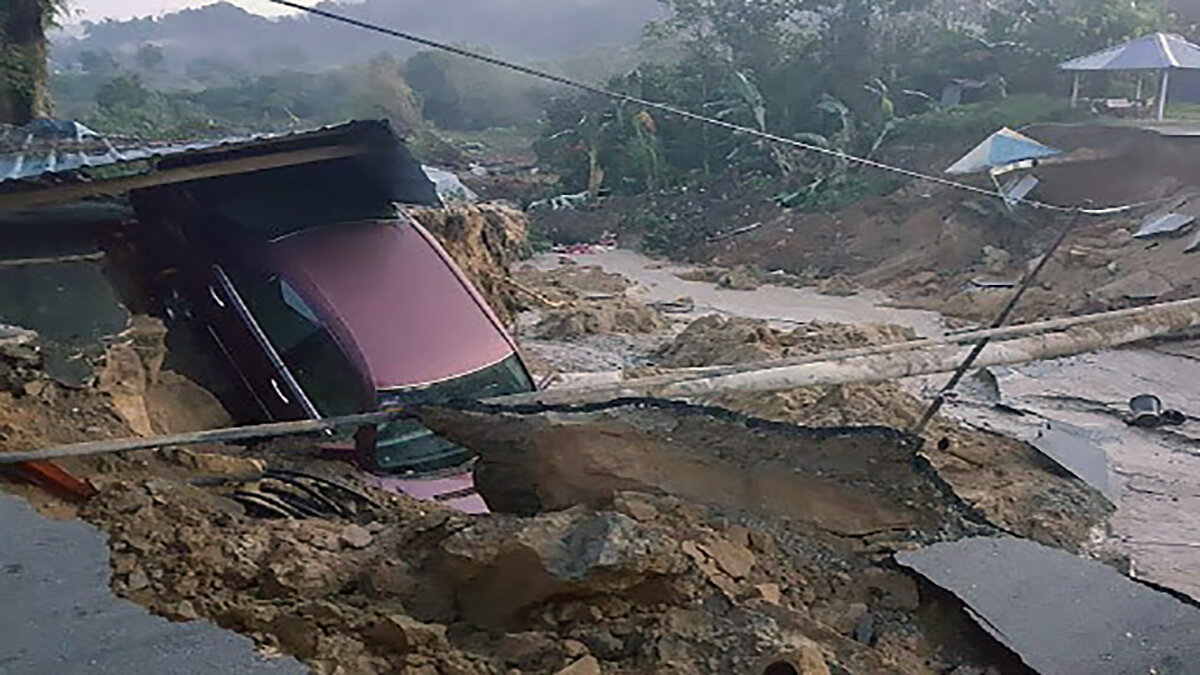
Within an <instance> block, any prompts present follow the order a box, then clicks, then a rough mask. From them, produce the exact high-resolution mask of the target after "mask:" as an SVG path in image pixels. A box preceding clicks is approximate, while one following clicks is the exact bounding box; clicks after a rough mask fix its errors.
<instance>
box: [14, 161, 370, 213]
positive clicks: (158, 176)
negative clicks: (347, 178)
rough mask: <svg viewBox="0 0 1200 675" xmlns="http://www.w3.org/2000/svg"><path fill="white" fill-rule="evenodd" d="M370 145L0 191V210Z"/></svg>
mask: <svg viewBox="0 0 1200 675" xmlns="http://www.w3.org/2000/svg"><path fill="white" fill-rule="evenodd" d="M369 151H370V148H368V147H366V146H361V145H334V146H328V147H322V148H312V149H309V150H293V151H291V152H280V153H272V154H266V155H262V156H258V157H245V158H242V159H228V160H223V161H219V162H209V163H207V164H199V165H196V166H185V167H179V168H177V169H164V170H162V171H151V172H150V173H147V174H140V175H137V176H126V177H123V178H113V179H108V180H97V181H94V182H90V183H71V184H69V185H56V186H53V187H48V188H42V189H33V190H26V191H21V192H13V193H9V194H0V211H16V210H20V209H28V208H32V207H35V206H45V205H48V204H62V203H65V202H74V201H78V200H80V199H86V198H88V197H99V196H102V195H120V194H124V193H126V192H129V191H131V190H142V189H145V188H151V187H157V186H160V185H172V184H175V183H187V182H189V181H194V180H203V179H205V178H218V177H220V176H231V175H236V174H241V173H253V172H255V171H266V170H268V169H282V168H285V167H289V166H299V165H301V164H312V163H314V162H324V161H329V160H333V159H343V158H346V157H355V156H357V155H363V154H366V153H367V152H369Z"/></svg>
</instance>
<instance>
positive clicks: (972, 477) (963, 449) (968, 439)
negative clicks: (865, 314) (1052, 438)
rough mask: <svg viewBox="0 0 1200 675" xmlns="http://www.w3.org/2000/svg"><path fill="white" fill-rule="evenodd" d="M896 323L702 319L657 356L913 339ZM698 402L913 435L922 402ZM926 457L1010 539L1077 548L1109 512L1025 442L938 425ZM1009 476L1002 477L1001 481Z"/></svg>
mask: <svg viewBox="0 0 1200 675" xmlns="http://www.w3.org/2000/svg"><path fill="white" fill-rule="evenodd" d="M913 338H914V336H913V335H912V333H911V332H910V331H909V330H908V329H904V328H899V327H896V326H847V325H840V324H824V323H815V324H808V325H806V326H802V327H800V328H797V329H795V330H794V331H787V332H785V331H780V330H776V329H772V328H770V327H768V326H766V325H765V324H763V323H762V322H755V321H749V320H745V319H726V318H722V317H717V316H710V317H705V318H702V319H699V320H698V321H696V322H695V323H693V324H692V325H691V326H690V327H689V328H688V329H687V330H685V331H684V332H683V333H682V334H680V335H679V337H678V338H677V339H676V340H675V342H674V343H672V344H670V345H668V346H667V347H666V348H665V349H664V350H663V352H662V353H661V354H660V359H661V363H662V364H663V365H669V366H671V367H702V366H709V365H726V364H733V363H739V362H747V361H758V360H763V359H767V358H779V357H781V356H788V355H794V354H809V353H820V352H826V351H834V350H838V349H844V348H853V347H862V346H866V345H870V344H885V343H891V342H898V341H902V340H909V339H913ZM696 402H697V403H703V404H707V405H715V406H720V407H723V408H726V409H729V410H734V411H737V412H741V413H744V414H747V415H751V416H754V417H761V418H765V419H770V420H778V421H784V422H790V423H793V424H802V425H807V426H817V427H824V426H833V427H854V426H863V425H882V426H886V427H889V428H896V429H908V428H912V427H913V426H914V425H915V423H916V422H917V421H918V420H919V419H920V417H921V414H922V412H923V411H924V403H923V402H921V401H919V400H917V399H916V398H915V397H913V396H911V395H910V394H907V393H905V392H904V391H902V390H901V389H900V386H899V385H898V384H897V383H893V382H881V383H871V384H850V385H833V386H821V387H801V388H797V389H793V390H790V391H784V392H766V393H763V392H726V393H720V394H714V395H711V396H706V397H703V398H700V399H698V400H697V401H696ZM925 438H926V441H927V442H926V447H925V448H924V450H923V453H924V454H925V455H926V456H927V457H929V459H930V461H931V462H932V463H933V465H934V466H935V467H936V468H937V470H938V473H939V475H941V476H942V477H943V478H944V479H945V480H946V481H947V482H948V483H949V484H950V485H951V486H952V487H953V489H954V491H955V493H956V494H958V495H959V497H961V498H962V499H964V500H965V501H966V502H968V503H969V504H971V505H972V506H973V507H974V508H977V509H979V511H980V512H981V513H983V514H985V515H986V516H987V518H988V520H989V521H990V522H992V523H994V524H996V525H997V526H999V527H1002V528H1004V529H1006V530H1008V531H1010V532H1017V533H1020V534H1021V535H1022V536H1027V537H1031V538H1034V539H1038V540H1041V541H1044V542H1046V543H1050V544H1054V545H1058V546H1066V547H1074V546H1077V545H1078V544H1079V543H1080V542H1083V541H1085V540H1086V538H1087V536H1088V528H1089V527H1090V526H1091V524H1095V523H1098V522H1100V521H1101V520H1102V519H1103V518H1104V517H1105V514H1107V513H1108V511H1109V510H1110V508H1111V507H1109V506H1108V504H1107V503H1106V502H1105V501H1104V498H1103V497H1102V496H1100V495H1099V494H1098V493H1096V492H1095V491H1094V490H1091V489H1090V488H1088V487H1087V486H1086V485H1085V484H1083V483H1082V482H1081V481H1078V480H1075V479H1072V478H1069V477H1065V476H1063V475H1061V474H1060V473H1059V472H1057V471H1056V470H1055V469H1054V468H1053V466H1052V465H1051V464H1050V463H1049V462H1048V461H1047V460H1046V459H1045V458H1044V457H1042V456H1041V455H1040V454H1039V453H1038V452H1037V451H1036V450H1034V449H1033V448H1032V447H1030V446H1029V445H1028V444H1025V443H1021V442H1018V441H1014V440H1011V439H1008V438H1005V437H1002V436H998V435H994V434H990V433H985V432H982V431H977V430H973V429H967V428H963V427H960V426H959V425H957V424H954V423H952V422H950V421H948V420H943V419H940V418H939V419H935V421H934V423H933V424H932V425H931V426H930V427H929V428H928V430H927V432H926V434H925ZM998 476H1003V477H1004V480H1002V481H1000V480H997V479H996V478H997V477H998Z"/></svg>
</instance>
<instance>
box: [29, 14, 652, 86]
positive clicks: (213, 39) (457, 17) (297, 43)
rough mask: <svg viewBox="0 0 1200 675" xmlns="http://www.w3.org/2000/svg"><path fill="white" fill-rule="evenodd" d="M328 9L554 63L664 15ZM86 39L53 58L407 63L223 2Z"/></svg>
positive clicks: (66, 61)
mask: <svg viewBox="0 0 1200 675" xmlns="http://www.w3.org/2000/svg"><path fill="white" fill-rule="evenodd" d="M320 6H321V7H323V8H326V9H329V10H330V11H337V12H340V13H344V14H346V15H349V16H353V17H355V18H359V19H364V20H368V21H371V22H374V23H378V24H380V25H383V26H388V27H395V28H398V29H402V30H405V31H410V32H413V33H416V34H419V35H422V36H425V37H430V38H433V39H436V40H441V41H448V42H454V43H458V44H467V45H475V46H481V47H486V48H487V49H488V50H490V51H492V52H493V53H496V54H500V55H504V56H508V57H513V58H520V59H528V60H553V59H559V58H563V57H568V56H571V55H577V54H580V53H584V52H588V51H595V50H597V49H599V48H602V47H611V46H625V45H631V44H634V43H636V42H637V41H638V39H639V36H640V34H641V31H642V28H643V27H644V26H645V24H646V23H647V22H648V21H650V20H653V19H655V18H659V17H661V16H662V14H663V11H662V8H661V5H660V4H659V3H658V2H657V0H437V1H436V2H431V1H430V0H365V1H364V2H356V3H348V4H341V3H337V2H329V1H328V0H327V1H326V2H323V3H322V4H321V5H320ZM84 29H85V35H84V37H82V38H71V37H67V36H65V35H60V36H58V38H57V39H55V41H54V51H53V54H52V59H53V62H54V64H55V66H56V67H57V68H59V69H69V68H73V67H78V64H79V62H80V57H81V56H82V55H84V54H85V53H86V52H93V53H96V52H110V53H112V54H114V55H116V56H117V58H118V59H121V60H129V59H133V58H134V56H135V54H136V53H137V51H138V49H140V48H142V47H143V46H144V45H147V44H152V45H154V46H156V47H159V48H160V49H161V50H162V54H163V56H164V60H163V61H162V63H161V67H162V68H164V69H166V70H179V71H182V70H183V68H184V67H185V66H186V65H187V64H192V65H195V63H196V62H199V63H200V64H201V67H207V68H218V69H219V68H220V67H222V66H223V65H224V66H236V68H237V69H238V70H251V71H260V72H269V71H273V70H277V69H279V68H281V67H287V68H301V69H312V70H317V69H324V68H328V67H334V66H339V65H344V64H347V63H352V62H357V61H362V60H364V59H367V58H370V57H371V56H373V55H375V54H378V53H380V52H390V53H392V54H396V55H399V56H407V55H408V54H411V53H413V52H415V51H417V49H416V47H415V46H413V45H409V44H406V43H404V42H403V41H400V40H396V39H393V38H388V37H385V36H382V35H378V34H374V33H371V32H368V31H365V30H362V29H358V28H354V27H351V26H345V25H340V24H337V23H334V22H332V21H329V20H327V19H323V18H321V17H312V16H295V17H287V18H282V19H266V18H264V17H261V16H258V15H256V14H251V13H249V12H247V11H245V10H243V9H241V8H239V7H237V6H235V5H231V4H229V3H225V2H218V3H216V4H212V5H208V6H206V7H202V8H200V9H190V10H184V11H181V12H176V13H173V14H167V15H165V16H162V17H160V18H145V19H132V20H129V21H111V20H110V21H103V22H89V23H86V24H85V26H84Z"/></svg>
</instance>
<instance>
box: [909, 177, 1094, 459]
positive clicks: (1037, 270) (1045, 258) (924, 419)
mask: <svg viewBox="0 0 1200 675" xmlns="http://www.w3.org/2000/svg"><path fill="white" fill-rule="evenodd" d="M992 179H993V180H995V176H993V177H992ZM1078 224H1079V214H1075V215H1073V216H1071V221H1070V222H1069V223H1068V224H1067V226H1066V227H1064V228H1063V229H1062V231H1061V232H1059V233H1058V237H1056V238H1055V239H1054V242H1053V243H1052V244H1050V248H1049V249H1047V250H1046V252H1045V253H1043V254H1042V257H1041V258H1040V259H1039V260H1038V263H1037V265H1035V266H1034V268H1033V269H1032V270H1030V272H1029V274H1026V275H1025V279H1024V280H1022V281H1021V285H1020V286H1019V287H1017V290H1016V292H1014V293H1013V295H1012V297H1011V298H1009V300H1008V304H1006V305H1005V306H1004V309H1002V310H1000V314H999V316H997V317H996V320H995V321H994V322H992V328H1002V327H1003V326H1004V324H1006V323H1008V318H1009V317H1010V316H1012V313H1013V311H1015V310H1016V309H1017V305H1018V304H1020V303H1021V298H1023V297H1025V293H1027V292H1028V291H1029V289H1030V288H1031V287H1032V286H1033V282H1034V281H1037V278H1038V276H1039V275H1040V274H1041V273H1042V270H1043V269H1045V268H1046V263H1048V262H1050V260H1051V259H1052V258H1053V257H1054V254H1055V253H1057V252H1058V249H1059V248H1061V247H1062V245H1063V243H1065V242H1066V241H1067V237H1069V236H1070V235H1071V232H1073V231H1074V230H1075V226H1076V225H1078ZM990 341H991V338H983V339H982V340H980V341H979V342H977V343H975V348H974V349H972V350H971V353H969V354H967V358H965V359H963V362H962V363H961V364H959V366H958V368H956V369H955V371H954V375H953V376H952V377H951V378H950V381H949V382H947V383H946V386H944V387H942V390H941V391H939V392H938V395H937V397H935V398H934V399H933V401H932V402H931V403H930V404H929V406H928V407H926V408H925V414H923V415H921V420H920V421H919V422H917V425H916V426H915V427H913V429H912V433H913V434H914V435H916V436H920V435H921V434H922V433H923V432H924V431H925V426H926V425H928V424H929V421H930V420H932V419H933V416H934V415H936V414H938V411H940V410H941V409H942V406H943V405H945V404H946V399H947V398H948V397H949V396H950V395H951V394H953V393H954V389H955V388H956V387H957V386H958V383H959V382H962V379H963V378H964V377H966V376H967V371H968V370H970V369H971V367H972V366H974V365H975V361H976V360H977V359H978V358H979V355H980V354H982V353H983V350H984V349H985V348H986V347H987V346H988V343H989V342H990Z"/></svg>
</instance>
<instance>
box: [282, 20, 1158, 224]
mask: <svg viewBox="0 0 1200 675" xmlns="http://www.w3.org/2000/svg"><path fill="white" fill-rule="evenodd" d="M270 2H273V3H275V4H277V5H282V6H284V7H290V8H292V9H296V10H300V11H302V12H307V13H309V14H313V15H316V16H320V17H324V18H326V19H330V20H333V21H338V22H340V23H344V24H347V25H351V26H355V27H357V28H362V29H364V30H369V31H372V32H376V33H382V34H384V35H388V36H391V37H395V38H399V39H401V40H407V41H409V42H414V43H416V44H419V45H423V46H426V47H431V48H433V49H438V50H441V51H445V52H449V53H451V54H457V55H458V56H462V57H464V58H468V59H474V60H476V61H482V62H483V63H488V64H491V65H493V66H497V67H499V68H506V69H508V70H513V71H516V72H518V73H523V74H525V75H529V76H531V77H536V78H540V79H543V80H548V81H550V82H555V83H557V84H561V85H565V86H568V87H573V88H575V89H580V90H582V91H586V92H590V93H592V94H597V95H599V96H604V97H607V98H612V99H616V100H619V101H623V102H625V103H632V104H634V105H638V106H642V107H644V108H650V109H654V110H659V111H662V112H665V113H668V114H670V115H675V116H677V117H681V118H684V119H689V120H694V121H697V122H702V123H704V124H708V125H711V126H715V127H720V128H723V129H728V130H730V131H733V132H735V133H738V134H745V135H748V136H755V137H757V138H761V139H763V140H766V141H769V142H771V143H777V144H779V145H786V146H790V147H793V148H798V149H800V150H805V151H807V152H813V153H817V154H821V155H826V156H829V157H835V158H837V159H840V160H843V161H846V162H850V163H853V164H858V165H860V166H865V167H869V168H872V169H877V170H879V171H886V172H889V173H893V174H897V175H901V176H905V177H907V178H914V179H917V180H923V181H928V182H930V183H934V184H937V185H942V186H945V187H950V188H954V189H956V190H963V191H966V192H971V193H974V194H979V195H984V196H987V197H992V198H996V199H1000V200H1002V201H1004V200H1006V197H1005V195H1004V194H1003V193H1002V192H1000V191H999V190H990V189H987V188H981V187H978V186H976V185H970V184H968V183H963V182H960V181H956V180H951V179H949V178H943V177H941V176H934V175H930V174H926V173H922V172H920V171H914V170H912V169H906V168H904V167H900V166H895V165H892V164H887V163H885V162H880V161H878V160H874V159H870V158H869V157H859V156H857V155H852V154H849V153H847V152H843V151H841V150H837V149H834V148H827V147H823V146H821V145H817V144H815V143H806V142H804V141H798V140H796V139H794V138H787V137H785V136H779V135H777V134H772V133H769V132H766V131H762V130H759V129H754V128H752V127H747V126H742V125H740V124H734V123H732V122H727V121H725V120H720V119H716V118H713V117H708V116H705V115H700V114H697V113H694V112H691V111H689V110H685V109H683V108H677V107H675V106H673V105H669V104H666V103H659V102H657V101H650V100H647V99H643V98H639V97H637V96H630V95H629V94H622V93H621V92H617V91H612V90H610V89H605V88H603V87H597V86H595V85H591V84H587V83H586V82H580V81H579V80H574V79H571V78H568V77H563V76H562V75H555V74H554V73H551V72H547V71H544V70H539V69H537V68H531V67H529V66H524V65H521V64H519V63H514V62H512V61H506V60H504V59H501V58H497V57H495V56H489V55H487V54H481V53H479V52H474V51H471V50H469V49H464V48H462V47H456V46H454V45H452V44H447V43H445V42H439V41H437V40H431V39H429V38H425V37H421V36H419V35H414V34H412V33H407V32H405V31H401V30H396V29H394V28H387V27H386V26H380V25H377V24H373V23H370V22H368V21H363V20H361V19H355V18H353V17H349V16H345V15H343V14H337V13H335V12H330V11H328V10H326V9H321V8H320V7H308V6H306V5H302V4H299V3H297V2H292V0H270ZM1162 201H1164V200H1161V199H1159V200H1152V201H1146V202H1138V203H1135V204H1122V205H1118V206H1108V207H1102V208H1091V207H1082V206H1063V205H1058V204H1049V203H1047V202H1041V201H1037V200H1032V199H1025V198H1021V199H1015V200H1013V199H1009V200H1008V202H1009V203H1021V204H1025V205H1027V206H1030V207H1032V208H1036V209H1042V210H1048V211H1055V212H1059V213H1079V214H1084V215H1092V216H1107V215H1115V214H1118V213H1124V212H1127V211H1131V210H1133V209H1137V208H1140V207H1143V206H1150V205H1153V204H1158V203H1161V202H1162Z"/></svg>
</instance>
